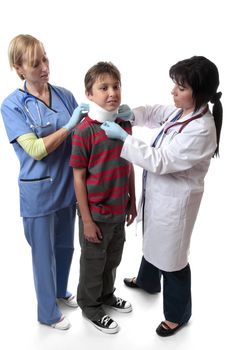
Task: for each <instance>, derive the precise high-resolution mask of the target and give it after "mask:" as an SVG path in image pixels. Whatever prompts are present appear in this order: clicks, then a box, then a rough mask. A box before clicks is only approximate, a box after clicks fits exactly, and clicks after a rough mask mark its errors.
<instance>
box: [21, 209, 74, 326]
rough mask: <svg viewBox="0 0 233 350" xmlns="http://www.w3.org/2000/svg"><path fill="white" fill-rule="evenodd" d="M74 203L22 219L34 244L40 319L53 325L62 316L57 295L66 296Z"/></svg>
mask: <svg viewBox="0 0 233 350" xmlns="http://www.w3.org/2000/svg"><path fill="white" fill-rule="evenodd" d="M75 216H76V208H75V205H73V206H70V207H67V208H64V209H61V210H58V211H56V212H55V213H52V214H49V215H46V216H40V217H35V218H23V224H24V233H25V236H26V239H27V241H28V243H29V245H30V246H31V252H32V264H33V276H34V284H35V290H36V295H37V303H38V321H39V322H41V323H44V324H52V323H55V322H57V321H58V320H59V319H60V318H61V315H62V314H61V312H60V310H59V309H58V307H57V302H56V301H57V300H56V299H57V298H61V297H67V296H69V295H70V294H69V293H67V284H68V277H69V271H70V265H71V261H72V256H73V251H74V245H73V242H74V225H75Z"/></svg>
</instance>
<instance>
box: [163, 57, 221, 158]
mask: <svg viewBox="0 0 233 350" xmlns="http://www.w3.org/2000/svg"><path fill="white" fill-rule="evenodd" d="M169 75H170V78H171V79H172V80H173V81H175V82H176V83H177V84H178V85H180V86H185V84H187V85H189V86H190V87H191V89H192V96H193V100H194V104H195V110H194V111H195V112H196V111H197V110H198V109H199V108H200V107H202V106H204V105H206V104H207V103H208V102H211V103H212V104H213V110H212V114H213V117H214V122H215V126H216V134H217V148H216V150H215V152H214V156H218V155H219V142H220V134H221V128H222V115H223V109H222V104H221V101H220V98H221V95H222V93H221V92H217V89H218V86H219V73H218V69H217V67H216V65H215V64H214V63H213V62H211V61H210V60H208V59H207V58H205V57H203V56H193V57H191V58H188V59H185V60H183V61H179V62H177V63H176V64H174V65H173V66H172V67H171V68H170V70H169Z"/></svg>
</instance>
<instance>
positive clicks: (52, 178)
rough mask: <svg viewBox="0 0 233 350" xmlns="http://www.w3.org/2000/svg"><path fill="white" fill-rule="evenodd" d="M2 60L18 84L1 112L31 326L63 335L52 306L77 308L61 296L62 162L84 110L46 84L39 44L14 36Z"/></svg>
mask: <svg viewBox="0 0 233 350" xmlns="http://www.w3.org/2000/svg"><path fill="white" fill-rule="evenodd" d="M8 53H9V63H10V67H11V68H14V69H15V70H16V73H17V74H18V76H19V77H20V79H21V80H22V81H24V84H23V85H22V88H19V89H16V90H15V91H14V92H12V93H11V94H10V95H9V96H8V97H7V98H6V99H5V100H4V102H3V103H2V106H1V112H2V116H3V121H4V124H5V128H6V132H7V135H8V138H9V141H10V143H12V145H13V147H14V150H15V152H16V155H17V157H18V159H19V162H20V173H19V179H18V183H19V191H20V212H21V216H22V217H23V224H24V232H25V236H26V239H27V241H28V243H29V244H30V246H31V251H32V264H33V273H34V283H35V290H36V295H37V302H38V320H39V322H41V323H43V324H46V325H50V326H52V327H53V328H57V329H68V328H69V327H70V323H69V321H68V319H67V318H66V317H65V316H64V315H62V313H61V311H60V310H59V308H58V303H57V299H59V300H61V301H62V302H64V303H65V304H67V305H68V306H71V307H77V302H76V299H75V297H74V296H72V295H71V293H69V292H68V291H67V283H68V276H69V270H70V265H71V260H72V255H73V250H74V248H73V239H74V224H75V202H76V200H75V194H74V189H73V178H72V169H71V168H70V167H69V157H70V152H71V138H70V133H71V130H72V128H73V127H74V126H75V125H76V123H77V121H78V120H79V117H80V115H81V113H82V110H83V107H84V106H83V105H81V106H79V107H77V102H76V101H75V98H74V96H73V95H72V94H71V93H70V92H69V91H68V90H66V89H64V88H61V87H56V86H52V85H50V84H49V83H48V80H49V61H48V58H47V56H46V52H45V50H44V46H43V44H42V43H41V42H40V41H39V40H37V39H36V38H34V37H32V36H31V35H18V36H16V37H15V38H14V39H12V41H11V42H10V45H9V52H8ZM76 107H77V108H76ZM74 110H75V112H74V113H73V111H74ZM72 113H73V115H72Z"/></svg>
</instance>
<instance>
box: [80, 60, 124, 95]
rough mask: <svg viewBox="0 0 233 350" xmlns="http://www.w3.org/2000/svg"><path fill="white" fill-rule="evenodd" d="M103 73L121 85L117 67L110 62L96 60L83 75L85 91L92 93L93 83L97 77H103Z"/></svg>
mask: <svg viewBox="0 0 233 350" xmlns="http://www.w3.org/2000/svg"><path fill="white" fill-rule="evenodd" d="M105 74H109V75H110V76H111V77H113V78H114V79H116V80H117V81H118V82H119V84H120V85H121V74H120V72H119V70H118V68H117V67H116V66H115V65H114V64H113V63H112V62H98V63H97V64H95V65H94V66H92V67H91V68H90V69H89V70H88V71H87V73H86V75H85V78H84V84H85V89H86V91H87V92H89V93H92V87H93V84H94V83H95V82H96V80H97V79H99V78H100V79H101V77H104V75H105Z"/></svg>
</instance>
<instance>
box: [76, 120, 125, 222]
mask: <svg viewBox="0 0 233 350" xmlns="http://www.w3.org/2000/svg"><path fill="white" fill-rule="evenodd" d="M116 122H117V123H118V124H119V125H120V126H121V127H122V128H123V129H124V130H125V131H127V132H128V133H129V134H131V133H132V128H131V124H130V123H129V122H125V121H122V120H120V119H117V120H116ZM100 126H101V123H99V122H97V121H96V120H92V119H91V118H89V117H88V116H87V117H85V118H84V120H83V121H82V123H80V124H78V125H77V126H76V128H75V131H74V134H73V137H72V154H71V158H70V165H71V166H72V167H73V168H80V169H83V168H85V169H86V170H87V172H86V186H87V194H88V203H89V209H90V211H91V214H92V217H93V220H94V221H107V222H111V223H115V222H116V223H118V222H124V221H125V215H126V208H127V204H128V199H129V173H130V163H129V162H128V161H126V160H125V159H123V158H121V157H120V153H121V149H122V145H123V144H122V141H120V140H112V139H109V138H108V137H107V136H106V134H105V132H104V131H103V130H102V129H101V127H100Z"/></svg>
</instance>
